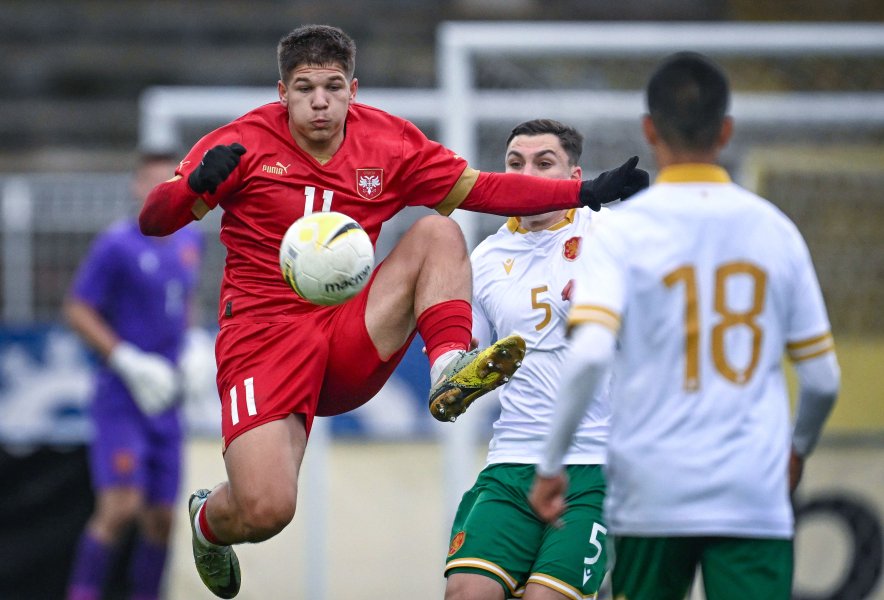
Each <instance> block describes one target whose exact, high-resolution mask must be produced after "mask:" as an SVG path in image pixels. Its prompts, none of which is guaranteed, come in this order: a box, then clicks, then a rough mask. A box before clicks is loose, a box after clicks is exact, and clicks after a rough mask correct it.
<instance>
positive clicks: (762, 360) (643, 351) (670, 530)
mask: <svg viewBox="0 0 884 600" xmlns="http://www.w3.org/2000/svg"><path fill="white" fill-rule="evenodd" d="M586 252H587V254H588V255H591V256H592V257H593V260H590V261H583V262H582V263H581V266H582V267H583V272H582V274H581V275H580V276H579V278H578V285H577V290H576V295H575V300H574V305H573V307H572V310H571V313H570V316H569V322H570V323H571V325H577V324H580V323H587V322H594V323H600V324H603V325H605V326H607V327H610V328H611V329H613V330H614V331H615V332H619V335H618V342H619V350H618V356H617V358H616V359H615V369H614V379H613V382H614V383H613V389H612V392H611V406H612V413H613V415H612V428H611V437H610V445H609V453H608V462H609V470H608V472H609V490H608V499H607V510H608V512H607V516H608V521H609V523H610V525H611V528H612V530H613V531H614V532H615V533H618V534H626V535H639V536H642V535H644V536H658V535H664V536H665V535H733V536H739V537H771V538H788V537H790V536H791V535H792V532H793V517H792V509H791V506H790V503H789V492H788V481H787V462H788V456H789V447H790V418H789V403H788V394H787V389H786V383H785V379H784V376H783V372H782V369H781V361H782V358H783V353H784V352H785V351H788V352H789V354H790V356H791V358H792V359H793V360H802V359H807V358H812V357H814V356H819V355H820V354H823V353H825V352H830V351H833V349H834V345H833V342H832V337H831V334H830V331H829V321H828V317H827V315H826V309H825V305H824V302H823V298H822V294H821V292H820V288H819V283H818V281H817V278H816V274H815V272H814V269H813V265H812V263H811V259H810V254H809V252H808V250H807V247H806V245H805V242H804V240H803V238H802V237H801V235H800V233H799V232H798V229H797V228H796V227H795V225H794V224H793V223H792V222H791V221H790V220H789V219H788V218H787V217H786V216H785V215H784V214H783V213H782V212H780V211H779V210H778V209H777V208H776V207H775V206H773V204H771V203H770V202H768V201H767V200H764V199H763V198H760V197H758V196H756V195H755V194H752V193H751V192H749V191H747V190H745V189H743V188H741V187H739V186H737V185H735V184H733V183H731V181H730V178H729V177H728V175H727V173H726V172H725V171H724V170H723V169H721V168H719V167H716V166H712V165H679V166H676V167H670V168H668V169H664V170H663V171H661V173H660V176H659V177H658V179H657V181H656V182H655V185H653V186H652V187H651V188H649V189H648V190H646V191H645V192H643V193H642V194H640V195H638V196H637V197H635V198H633V199H630V200H629V201H628V202H625V203H624V204H623V206H622V207H621V208H620V209H619V210H618V211H617V212H616V213H615V214H613V215H612V216H611V218H609V219H608V220H607V221H606V223H605V227H603V228H599V230H598V232H597V233H596V235H595V236H593V239H592V240H591V241H590V243H589V244H588V246H587V249H586Z"/></svg>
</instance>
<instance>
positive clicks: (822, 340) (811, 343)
mask: <svg viewBox="0 0 884 600" xmlns="http://www.w3.org/2000/svg"><path fill="white" fill-rule="evenodd" d="M834 350H835V340H834V338H832V333H831V332H829V331H827V332H826V333H824V334H822V335H818V336H815V337H812V338H808V339H806V340H799V341H797V342H789V343H788V344H786V351H787V352H788V353H789V358H790V359H792V362H801V361H803V360H809V359H811V358H816V357H817V356H822V355H823V354H826V353H827V352H833V351H834Z"/></svg>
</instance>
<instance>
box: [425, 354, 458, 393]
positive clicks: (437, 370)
mask: <svg viewBox="0 0 884 600" xmlns="http://www.w3.org/2000/svg"><path fill="white" fill-rule="evenodd" d="M462 353H463V350H449V351H448V352H445V353H444V354H440V355H439V358H437V359H436V362H434V363H433V364H432V366H431V367H430V385H432V384H434V383H436V380H437V379H439V377H440V376H441V375H442V371H444V370H445V367H447V366H448V365H449V364H451V361H453V360H454V359H455V358H457V357H458V356H460V355H461V354H462Z"/></svg>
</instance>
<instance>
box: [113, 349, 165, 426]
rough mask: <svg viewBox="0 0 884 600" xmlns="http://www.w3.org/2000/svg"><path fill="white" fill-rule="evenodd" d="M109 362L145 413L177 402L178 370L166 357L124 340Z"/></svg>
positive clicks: (114, 350) (158, 410)
mask: <svg viewBox="0 0 884 600" xmlns="http://www.w3.org/2000/svg"><path fill="white" fill-rule="evenodd" d="M107 363H108V365H109V366H110V368H111V369H113V371H114V373H116V374H117V375H119V376H120V379H122V380H123V383H125V384H126V388H127V389H128V390H129V393H130V394H132V398H133V399H134V400H135V403H136V404H137V405H138V408H140V409H141V412H143V413H144V414H146V415H156V414H158V413H161V412H163V411H164V410H166V409H167V408H169V407H170V406H172V404H174V402H175V398H176V396H177V395H178V372H177V370H176V369H175V366H174V365H173V364H172V363H171V361H169V360H168V359H167V358H165V357H164V356H161V355H159V354H156V353H153V352H144V351H142V350H139V349H138V348H136V347H135V346H133V345H132V344H129V343H127V342H121V343H119V344H117V345H116V346H115V347H114V349H113V351H112V352H111V353H110V356H109V357H108V359H107Z"/></svg>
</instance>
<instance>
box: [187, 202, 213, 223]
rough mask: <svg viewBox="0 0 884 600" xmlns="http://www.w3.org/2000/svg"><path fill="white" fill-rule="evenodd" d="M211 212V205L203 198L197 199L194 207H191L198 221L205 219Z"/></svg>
mask: <svg viewBox="0 0 884 600" xmlns="http://www.w3.org/2000/svg"><path fill="white" fill-rule="evenodd" d="M210 210H212V209H211V208H209V205H208V204H206V201H205V200H203V199H202V198H197V199H196V200H195V201H194V203H193V206H191V207H190V212H192V213H193V216H194V218H195V219H196V220H197V221H199V220H200V219H202V218H203V217H205V216H206V215H207V214H208V212H209V211H210Z"/></svg>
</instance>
